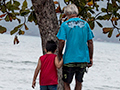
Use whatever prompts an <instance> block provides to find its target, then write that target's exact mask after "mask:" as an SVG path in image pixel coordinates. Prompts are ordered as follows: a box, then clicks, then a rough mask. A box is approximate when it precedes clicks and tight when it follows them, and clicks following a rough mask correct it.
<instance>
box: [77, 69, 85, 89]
mask: <svg viewBox="0 0 120 90" xmlns="http://www.w3.org/2000/svg"><path fill="white" fill-rule="evenodd" d="M76 70H78V71H76V75H75V81H76V85H75V90H82V82H83V76H84V72H85V68H76Z"/></svg>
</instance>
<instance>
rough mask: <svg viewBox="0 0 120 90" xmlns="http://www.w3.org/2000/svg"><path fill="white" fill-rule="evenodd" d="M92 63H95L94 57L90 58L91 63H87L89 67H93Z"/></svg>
mask: <svg viewBox="0 0 120 90" xmlns="http://www.w3.org/2000/svg"><path fill="white" fill-rule="evenodd" d="M92 65H93V60H92V59H90V63H88V65H87V66H88V68H89V67H92Z"/></svg>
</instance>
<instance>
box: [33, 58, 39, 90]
mask: <svg viewBox="0 0 120 90" xmlns="http://www.w3.org/2000/svg"><path fill="white" fill-rule="evenodd" d="M40 68H41V61H40V60H38V64H37V67H36V69H35V72H34V77H33V82H32V88H34V87H35V84H36V78H37V75H38V73H39V71H40Z"/></svg>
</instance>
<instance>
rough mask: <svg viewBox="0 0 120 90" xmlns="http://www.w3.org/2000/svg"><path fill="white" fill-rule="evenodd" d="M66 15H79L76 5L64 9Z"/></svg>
mask: <svg viewBox="0 0 120 90" xmlns="http://www.w3.org/2000/svg"><path fill="white" fill-rule="evenodd" d="M64 13H65V14H66V15H72V14H76V15H78V8H77V6H76V5H75V4H70V5H68V6H66V7H65V8H64Z"/></svg>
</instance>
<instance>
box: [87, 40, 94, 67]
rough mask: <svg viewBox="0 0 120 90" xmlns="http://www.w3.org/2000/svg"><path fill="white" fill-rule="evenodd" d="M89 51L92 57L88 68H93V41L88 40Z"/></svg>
mask: <svg viewBox="0 0 120 90" xmlns="http://www.w3.org/2000/svg"><path fill="white" fill-rule="evenodd" d="M87 43H88V49H89V57H90V63H89V64H88V67H91V66H92V65H93V40H92V39H91V40H88V42H87Z"/></svg>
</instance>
